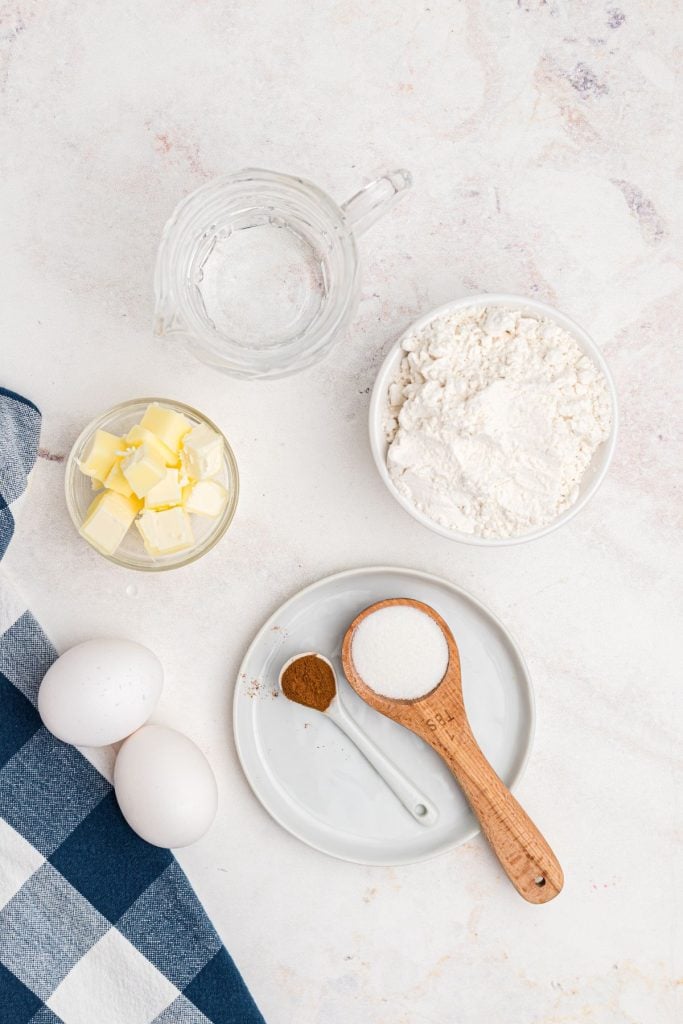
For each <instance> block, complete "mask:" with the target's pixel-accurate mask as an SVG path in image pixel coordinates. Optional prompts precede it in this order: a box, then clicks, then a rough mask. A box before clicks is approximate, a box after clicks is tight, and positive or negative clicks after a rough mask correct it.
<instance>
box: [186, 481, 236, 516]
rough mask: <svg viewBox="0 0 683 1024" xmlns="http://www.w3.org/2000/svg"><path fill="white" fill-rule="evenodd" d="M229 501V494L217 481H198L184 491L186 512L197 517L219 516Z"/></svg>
mask: <svg viewBox="0 0 683 1024" xmlns="http://www.w3.org/2000/svg"><path fill="white" fill-rule="evenodd" d="M227 500H228V492H227V491H226V489H225V487H221V485H220V484H219V483H216V481H215V480H198V481H197V483H196V484H190V486H189V487H185V488H184V490H183V505H184V507H185V511H186V512H192V513H193V514H194V515H197V516H213V517H214V518H215V517H216V516H219V515H220V514H221V512H222V511H223V509H224V508H225V503H226V501H227Z"/></svg>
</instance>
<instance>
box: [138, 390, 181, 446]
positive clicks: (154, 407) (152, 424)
mask: <svg viewBox="0 0 683 1024" xmlns="http://www.w3.org/2000/svg"><path fill="white" fill-rule="evenodd" d="M140 426H141V427H144V428H145V429H146V430H151V431H152V433H153V434H156V436H157V437H158V438H159V440H160V441H163V443H164V444H165V445H166V446H167V447H168V448H170V449H171V451H172V452H177V451H178V450H179V449H180V442H181V441H182V439H183V437H184V436H185V434H187V432H188V430H189V429H190V427H191V426H192V424H191V423H190V421H189V420H188V419H187V418H186V417H185V416H183V414H182V413H180V412H174V411H173V409H164V408H163V406H161V405H159V404H158V402H153V403H152V404H151V405H148V406H147V409H146V410H145V415H144V416H143V417H142V419H141V420H140Z"/></svg>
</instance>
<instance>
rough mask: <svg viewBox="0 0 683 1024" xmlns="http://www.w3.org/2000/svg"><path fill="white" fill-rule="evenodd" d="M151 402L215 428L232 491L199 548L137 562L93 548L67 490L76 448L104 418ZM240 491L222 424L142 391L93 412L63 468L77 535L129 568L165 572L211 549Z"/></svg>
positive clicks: (223, 530) (74, 467) (74, 468)
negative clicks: (168, 560) (170, 558)
mask: <svg viewBox="0 0 683 1024" xmlns="http://www.w3.org/2000/svg"><path fill="white" fill-rule="evenodd" d="M154 402H156V403H158V404H159V405H165V406H167V407H171V408H172V409H174V410H177V411H180V412H184V413H188V414H189V415H190V416H191V417H192V418H193V419H196V420H199V421H200V422H201V423H206V425H207V426H208V427H210V428H211V429H212V430H214V431H215V432H216V433H217V434H218V435H219V436H220V437H221V438H222V439H223V457H224V462H226V463H227V464H228V467H229V471H230V474H231V476H232V480H231V483H232V495H231V497H230V498H229V499H228V503H227V505H226V507H225V511H224V513H223V515H222V517H221V519H220V520H219V522H218V523H217V524H216V530H215V532H214V533H210V534H209V535H208V537H207V539H206V540H205V541H204V543H203V545H202V546H200V548H199V550H196V549H194V548H191V549H190V550H189V551H188V552H187V555H186V557H185V558H182V559H180V560H179V561H177V562H172V563H170V564H164V563H163V562H150V564H148V565H137V564H134V563H133V562H131V561H129V560H128V559H127V558H120V557H117V555H116V552H115V553H114V554H113V555H106V554H104V552H103V551H100V550H99V548H96V547H95V546H94V545H93V544H91V543H90V541H89V540H88V539H87V537H83V536H82V534H81V532H80V528H81V521H79V518H78V516H77V512H76V508H75V507H74V504H73V502H72V500H71V496H70V494H69V483H70V481H71V480H72V479H73V475H74V473H75V472H76V471H77V470H78V464H77V461H76V452H77V451H78V450H79V448H80V447H81V446H82V445H83V444H84V443H85V442H86V440H87V439H88V438H89V437H90V436H91V435H92V434H94V432H95V431H96V430H98V429H105V428H104V427H103V426H102V424H103V422H105V421H107V420H108V419H110V418H111V417H112V416H114V415H117V414H119V415H121V414H123V413H125V412H126V411H127V410H129V409H130V408H131V406H135V405H151V404H152V403H154ZM239 495H240V478H239V469H238V467H237V459H236V458H235V453H234V451H233V450H232V446H231V444H230V442H229V441H228V439H227V437H226V436H225V434H224V433H223V431H222V430H221V428H220V427H219V426H217V425H216V424H215V423H214V422H213V420H211V419H209V417H208V416H206V415H205V414H204V413H203V412H200V411H199V409H195V408H194V407H193V406H191V405H188V404H187V403H186V402H180V401H178V400H177V399H175V398H159V397H158V396H156V397H149V396H144V395H143V396H141V397H138V398H129V399H127V400H126V401H125V402H118V403H117V404H116V405H112V406H110V407H109V408H108V409H105V410H104V411H103V412H101V413H100V414H99V415H98V416H95V417H94V418H93V419H92V420H90V421H89V422H88V423H87V424H86V426H85V427H84V428H83V430H81V432H80V434H79V435H78V437H77V438H76V440H75V441H74V443H73V444H72V446H71V449H70V451H69V454H68V455H67V458H66V465H65V469H64V497H65V500H66V507H67V510H68V512H69V516H70V518H71V522H72V523H73V524H74V526H75V528H76V531H77V533H78V535H79V537H81V539H82V540H83V541H84V542H85V543H86V544H87V545H88V547H90V548H91V549H92V550H93V551H95V552H96V553H97V554H98V555H99V556H100V557H101V558H105V559H106V560H107V561H108V562H113V563H114V565H120V566H122V567H123V568H124V569H132V570H133V571H134V572H168V571H170V570H171V569H181V568H182V567H183V566H185V565H190V564H191V563H192V562H196V561H198V560H199V559H200V558H202V557H203V556H204V555H205V554H207V553H208V552H209V551H211V549H212V548H213V547H215V545H216V544H217V543H218V541H219V540H220V539H221V538H222V537H223V536H224V534H225V533H226V531H227V529H228V527H229V526H230V524H231V523H232V521H233V519H234V517H235V512H236V511H237V505H238V503H239Z"/></svg>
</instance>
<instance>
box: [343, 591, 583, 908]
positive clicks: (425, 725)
mask: <svg viewBox="0 0 683 1024" xmlns="http://www.w3.org/2000/svg"><path fill="white" fill-rule="evenodd" d="M391 605H407V606H408V607H411V608H416V609H417V610H418V611H420V612H423V613H424V614H425V615H428V616H429V617H430V618H431V619H433V620H434V622H436V624H437V625H438V626H439V628H440V629H441V631H442V633H443V635H444V637H445V639H446V642H447V644H448V667H447V669H446V674H445V675H444V677H443V679H442V680H441V682H440V683H439V684H438V685H437V686H436V687H435V688H434V689H433V690H431V691H430V692H429V693H427V694H425V695H424V696H422V697H418V698H417V699H415V700H395V699H393V698H390V697H383V696H382V695H381V694H379V693H375V691H374V690H372V689H371V688H370V687H369V686H368V685H367V683H366V682H365V681H364V680H363V679H362V678H361V677H360V676H359V674H358V672H357V671H356V668H355V666H354V663H353V657H352V645H353V638H354V634H355V632H356V629H357V628H358V626H359V625H360V623H361V622H362V621H363V620H364V619H365V618H367V617H368V616H369V615H372V614H373V613H375V612H378V611H380V610H381V609H382V608H388V607H390V606H391ZM342 665H343V667H344V672H345V674H346V678H347V679H348V681H349V683H350V684H351V686H352V687H353V689H354V690H355V691H356V693H357V694H358V696H359V697H362V698H363V700H364V701H366V703H368V704H369V705H370V707H372V708H374V709H375V710H376V711H379V712H381V714H383V715H386V717H387V718H392V719H393V720H394V721H395V722H399V723H400V724H401V725H403V726H405V728H406V729H410V730H411V732H414V733H416V734H417V735H418V736H420V737H421V738H422V739H423V740H425V741H426V742H427V743H429V745H430V746H431V747H433V748H434V750H436V752H437V754H440V756H441V757H442V758H443V759H444V761H445V762H446V764H447V765H448V767H449V768H450V769H451V771H452V772H453V774H454V775H455V777H456V779H457V780H458V782H459V784H460V786H461V788H462V790H463V792H464V794H465V796H466V797H467V800H468V802H469V805H470V807H471V808H472V810H473V811H474V813H475V815H476V816H477V818H478V819H479V824H480V825H481V828H482V831H483V833H484V835H485V836H486V838H487V840H488V841H489V844H490V845H491V848H492V849H493V852H494V853H495V855H496V857H497V858H498V860H499V861H500V863H501V866H502V868H503V870H504V871H505V873H506V875H507V876H508V878H509V879H510V881H511V882H512V884H513V885H514V886H515V888H516V889H517V891H518V892H519V894H520V895H521V896H523V897H524V899H525V900H528V901H529V902H530V903H547V902H548V901H549V900H552V899H553V898H554V897H555V896H557V894H558V893H559V892H560V891H561V889H562V885H563V883H564V875H563V874H562V868H561V867H560V864H559V862H558V860H557V857H556V856H555V854H554V853H553V851H552V850H551V849H550V847H549V846H548V844H547V842H546V841H545V839H544V838H543V836H542V835H541V833H540V832H539V831H538V829H537V828H536V826H535V825H534V823H533V822H532V821H531V819H530V818H529V816H528V814H527V813H526V811H524V810H523V808H522V807H521V806H520V805H519V804H518V802H517V800H515V798H514V796H513V795H512V793H511V792H510V791H509V789H508V788H507V787H506V786H505V785H504V783H503V782H501V780H500V779H499V778H498V776H497V775H496V773H495V772H494V770H493V768H492V767H491V765H490V764H489V763H488V761H487V760H486V758H485V757H484V755H483V753H482V751H481V750H480V748H479V746H478V744H477V741H476V740H475V738H474V735H473V734H472V730H471V728H470V724H469V721H468V719H467V713H466V711H465V705H464V702H463V697H462V683H461V678H460V656H459V654H458V647H457V644H456V642H455V639H454V637H453V634H452V633H451V631H450V629H449V627H448V626H447V624H446V623H445V622H444V620H443V619H442V618H441V616H440V615H439V614H438V612H435V611H434V609H433V608H430V606H429V605H427V604H423V603H422V602H421V601H414V600H412V598H407V597H401V598H394V599H392V600H387V601H379V602H377V604H373V605H370V607H369V608H366V609H365V611H363V612H361V613H360V615H358V616H357V617H356V618H355V619H354V620H353V622H352V623H351V625H350V626H349V628H348V630H347V631H346V635H345V636H344V642H343V644H342Z"/></svg>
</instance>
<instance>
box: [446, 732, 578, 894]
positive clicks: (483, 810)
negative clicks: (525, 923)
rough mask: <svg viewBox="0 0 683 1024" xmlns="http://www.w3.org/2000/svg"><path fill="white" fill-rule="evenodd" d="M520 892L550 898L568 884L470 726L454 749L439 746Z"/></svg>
mask: <svg viewBox="0 0 683 1024" xmlns="http://www.w3.org/2000/svg"><path fill="white" fill-rule="evenodd" d="M436 749H437V750H438V752H439V754H440V755H441V756H442V757H443V759H444V760H445V761H446V763H447V764H448V766H449V768H450V769H451V770H452V772H453V774H454V775H455V777H456V778H457V780H458V782H459V783H460V786H461V788H462V790H463V792H464V793H465V796H466V797H467V800H468V802H469V805H470V807H471V808H472V810H473V811H474V813H475V814H476V816H477V818H478V819H479V824H480V825H481V827H482V831H483V832H484V835H485V836H486V838H487V839H488V841H489V844H490V846H491V848H492V849H493V852H494V853H495V855H496V857H497V858H498V860H499V861H500V863H501V866H502V868H503V870H504V871H505V873H506V875H507V876H508V878H509V879H510V881H511V882H512V884H513V885H514V887H515V888H516V889H517V892H518V893H519V894H520V895H521V896H523V897H524V899H525V900H528V901H529V903H547V902H548V901H549V900H552V899H554V897H555V896H557V894H558V893H559V892H560V891H561V889H562V885H563V884H564V875H563V873H562V868H561V867H560V863H559V861H558V859H557V857H556V856H555V854H554V853H553V851H552V850H551V849H550V847H549V846H548V844H547V842H546V841H545V839H544V838H543V836H542V835H541V833H540V832H539V830H538V829H537V828H536V826H535V825H534V823H533V821H532V820H531V818H530V817H529V815H528V814H527V813H526V811H525V810H524V809H523V808H522V807H521V806H520V805H519V804H518V803H517V801H516V800H515V798H514V796H513V795H512V793H511V792H510V790H509V789H508V788H507V787H506V786H505V785H504V783H502V782H501V780H500V779H499V778H498V776H497V775H496V773H495V772H494V770H493V768H492V767H491V765H490V764H489V763H488V761H487V760H486V758H485V757H484V755H483V753H482V751H481V749H480V748H479V746H478V745H477V741H476V740H475V738H474V736H473V735H472V733H471V732H470V731H469V729H465V730H464V731H463V734H462V736H461V737H460V739H459V742H458V744H457V746H456V747H455V748H451V749H446V748H445V747H442V746H440V745H439V746H438V747H437V748H436Z"/></svg>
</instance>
